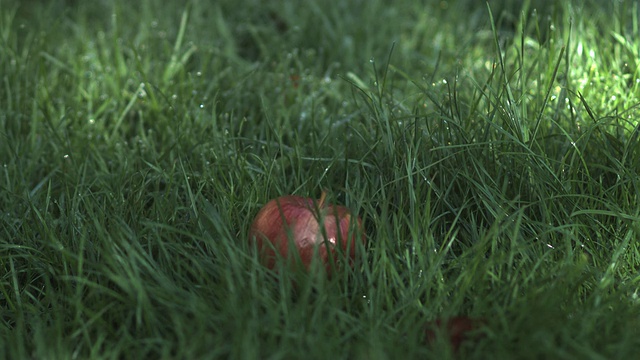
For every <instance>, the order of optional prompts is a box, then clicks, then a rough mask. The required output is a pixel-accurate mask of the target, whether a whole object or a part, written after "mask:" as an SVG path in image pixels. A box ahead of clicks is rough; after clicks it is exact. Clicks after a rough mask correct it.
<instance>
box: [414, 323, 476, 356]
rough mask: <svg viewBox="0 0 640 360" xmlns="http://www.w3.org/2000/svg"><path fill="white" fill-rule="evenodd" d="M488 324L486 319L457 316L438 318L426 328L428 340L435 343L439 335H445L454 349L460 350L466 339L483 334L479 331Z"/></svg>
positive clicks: (472, 338)
mask: <svg viewBox="0 0 640 360" xmlns="http://www.w3.org/2000/svg"><path fill="white" fill-rule="evenodd" d="M485 325H486V321H485V320H484V319H475V318H469V317H466V316H455V317H452V318H449V319H436V320H434V321H432V322H430V323H428V324H427V329H426V330H425V335H426V341H427V343H429V344H433V343H435V342H436V340H437V339H438V336H444V337H445V340H446V341H447V342H448V343H449V344H450V345H451V347H452V348H453V350H454V351H458V349H459V348H460V345H462V343H463V342H464V341H466V340H474V339H475V340H477V339H478V338H481V337H482V336H483V334H482V333H479V332H477V331H478V330H479V329H480V328H482V327H483V326H485Z"/></svg>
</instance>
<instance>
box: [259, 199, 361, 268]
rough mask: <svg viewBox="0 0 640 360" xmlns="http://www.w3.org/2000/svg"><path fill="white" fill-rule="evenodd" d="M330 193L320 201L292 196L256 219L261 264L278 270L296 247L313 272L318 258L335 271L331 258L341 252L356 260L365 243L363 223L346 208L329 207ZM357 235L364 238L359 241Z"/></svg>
mask: <svg viewBox="0 0 640 360" xmlns="http://www.w3.org/2000/svg"><path fill="white" fill-rule="evenodd" d="M325 199H326V193H325V192H322V196H321V197H320V199H319V200H317V201H316V200H314V199H311V198H304V197H301V196H295V195H288V196H281V197H279V198H276V199H273V200H271V201H269V202H268V203H267V204H266V205H265V206H264V207H263V208H262V209H260V211H259V212H258V214H257V215H256V217H255V219H254V220H253V223H252V224H251V229H250V231H249V239H250V240H251V241H255V244H256V247H257V249H258V250H259V251H260V260H261V261H262V263H263V264H264V265H265V266H266V267H267V268H269V269H274V268H275V266H276V261H277V259H278V258H284V259H286V258H287V256H288V255H289V244H292V245H294V246H295V250H297V252H298V255H299V256H300V259H301V260H302V264H303V265H304V267H305V269H307V270H309V268H310V266H311V263H312V261H313V259H314V256H317V257H318V260H320V261H321V263H322V264H323V265H324V266H325V268H326V269H327V271H329V270H330V268H331V265H330V263H331V260H330V256H331V257H332V258H333V261H336V260H337V259H338V258H337V256H336V255H337V251H338V249H342V251H344V253H345V254H346V255H347V257H348V258H349V259H350V260H353V259H354V258H355V254H356V249H357V246H356V245H357V244H356V242H357V241H361V242H362V243H364V242H365V236H364V232H363V231H362V220H361V219H360V218H359V217H355V219H356V224H354V225H352V224H351V222H352V220H353V219H354V216H352V215H351V213H350V211H349V210H348V209H347V208H346V207H344V206H335V205H331V204H326V203H325ZM356 227H357V228H358V231H355V228H356ZM357 233H359V234H361V236H360V237H359V238H358V237H357V235H356V234H357Z"/></svg>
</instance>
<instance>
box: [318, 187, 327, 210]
mask: <svg viewBox="0 0 640 360" xmlns="http://www.w3.org/2000/svg"><path fill="white" fill-rule="evenodd" d="M326 197H327V192H326V191H324V190H322V195H320V200H318V208H322V207H323V206H324V199H326Z"/></svg>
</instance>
